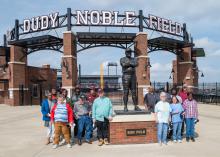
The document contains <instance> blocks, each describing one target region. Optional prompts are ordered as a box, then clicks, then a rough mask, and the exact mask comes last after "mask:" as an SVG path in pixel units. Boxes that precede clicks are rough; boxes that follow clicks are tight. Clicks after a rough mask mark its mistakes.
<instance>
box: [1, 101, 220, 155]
mask: <svg viewBox="0 0 220 157" xmlns="http://www.w3.org/2000/svg"><path fill="white" fill-rule="evenodd" d="M219 113H220V106H216V105H207V104H199V119H200V122H199V123H198V124H197V125H196V133H197V134H198V137H197V138H196V142H195V143H192V142H189V143H186V141H185V139H184V140H183V143H181V144H179V143H177V144H174V143H172V142H169V143H168V146H161V147H160V146H159V145H158V144H137V145H108V146H103V147H99V146H97V141H96V142H94V144H92V145H89V144H86V143H85V144H84V143H83V145H82V146H78V145H76V144H75V145H73V147H72V148H66V147H65V146H62V147H58V148H57V149H56V150H54V149H52V145H51V144H50V145H47V146H46V145H44V143H45V134H46V130H45V128H44V127H43V122H42V120H41V113H40V106H19V107H10V106H6V105H0V157H61V156H62V157H68V156H71V157H117V156H120V157H123V156H125V157H144V156H148V157H150V156H154V157H157V156H159V157H162V156H164V157H175V156H178V157H181V156H184V157H195V156H198V157H203V156H204V157H207V156H209V157H219V156H220V155H219V153H220V151H219V148H220V114H219Z"/></svg>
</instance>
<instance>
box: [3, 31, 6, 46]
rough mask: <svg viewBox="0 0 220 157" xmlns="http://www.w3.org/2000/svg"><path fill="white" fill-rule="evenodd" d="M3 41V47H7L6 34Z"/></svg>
mask: <svg viewBox="0 0 220 157" xmlns="http://www.w3.org/2000/svg"><path fill="white" fill-rule="evenodd" d="M3 41H4V43H3V46H4V47H6V46H7V38H6V34H4V36H3Z"/></svg>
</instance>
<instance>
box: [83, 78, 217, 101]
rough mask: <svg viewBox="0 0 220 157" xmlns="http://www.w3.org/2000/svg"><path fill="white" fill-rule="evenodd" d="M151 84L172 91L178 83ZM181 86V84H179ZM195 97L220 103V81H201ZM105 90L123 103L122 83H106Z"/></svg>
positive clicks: (157, 90) (199, 99)
mask: <svg viewBox="0 0 220 157" xmlns="http://www.w3.org/2000/svg"><path fill="white" fill-rule="evenodd" d="M92 85H93V86H94V87H95V88H99V87H100V86H99V84H92ZM151 86H152V87H154V89H155V91H156V92H160V91H166V92H170V90H171V89H172V88H173V87H178V85H176V84H173V83H170V82H155V81H154V82H151ZM90 87H91V83H90V84H86V83H84V84H81V88H82V90H83V91H84V92H85V91H86V92H88V91H89V88H90ZM179 87H181V85H179ZM194 89H195V90H194V95H195V99H196V100H197V101H198V102H202V103H209V104H220V83H217V82H216V83H199V84H198V86H197V87H195V88H194ZM104 90H105V93H106V95H107V96H109V97H110V98H111V99H112V101H113V103H114V104H119V105H122V104H123V86H122V83H117V84H115V83H114V84H112V83H108V84H105V86H104ZM129 103H132V100H131V95H130V96H129Z"/></svg>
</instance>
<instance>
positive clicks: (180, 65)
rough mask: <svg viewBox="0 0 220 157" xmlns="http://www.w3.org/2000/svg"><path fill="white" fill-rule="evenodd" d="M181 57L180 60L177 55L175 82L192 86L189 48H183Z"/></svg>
mask: <svg viewBox="0 0 220 157" xmlns="http://www.w3.org/2000/svg"><path fill="white" fill-rule="evenodd" d="M183 50H184V51H183V58H184V60H181V59H180V58H179V57H178V56H177V84H178V85H179V86H180V85H181V84H182V83H184V84H187V85H188V86H189V87H193V78H194V77H193V69H192V67H193V62H192V61H191V48H190V47H188V48H184V49H183Z"/></svg>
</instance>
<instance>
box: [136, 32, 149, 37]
mask: <svg viewBox="0 0 220 157" xmlns="http://www.w3.org/2000/svg"><path fill="white" fill-rule="evenodd" d="M138 35H147V32H138V33H137V34H136V36H138Z"/></svg>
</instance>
